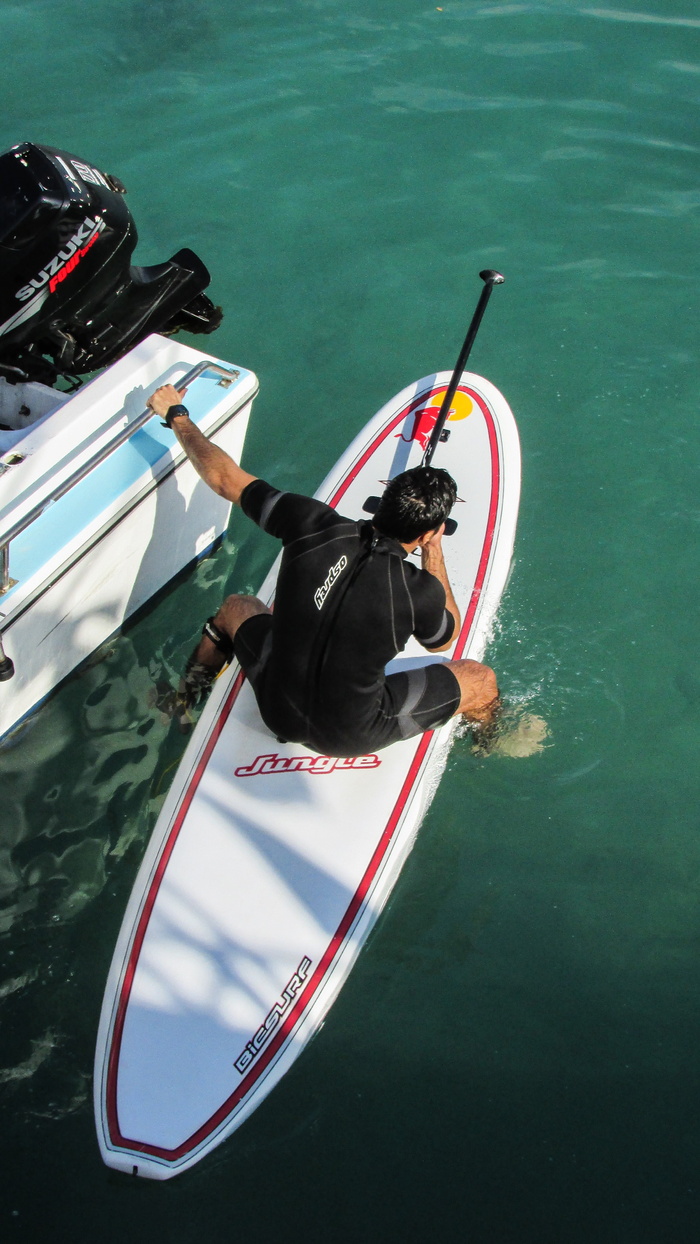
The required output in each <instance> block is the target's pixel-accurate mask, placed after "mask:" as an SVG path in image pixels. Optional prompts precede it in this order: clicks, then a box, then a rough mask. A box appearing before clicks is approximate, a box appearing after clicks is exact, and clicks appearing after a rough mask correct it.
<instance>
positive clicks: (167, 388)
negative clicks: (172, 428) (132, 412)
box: [146, 384, 187, 419]
mask: <svg viewBox="0 0 700 1244" xmlns="http://www.w3.org/2000/svg"><path fill="white" fill-rule="evenodd" d="M186 393H187V389H176V388H175V385H174V384H162V385H161V386H160V388H159V389H156V391H155V393H152V394H151V396H150V397H149V399H148V401H147V402H146V405H147V406H149V407H150V408H151V410H152V411H153V414H154V415H160V417H161V419H165V416H166V415H167V413H168V411H169V410H170V407H171V406H179V405H180V404H181V402H182V401H183V400H184V397H185V394H186Z"/></svg>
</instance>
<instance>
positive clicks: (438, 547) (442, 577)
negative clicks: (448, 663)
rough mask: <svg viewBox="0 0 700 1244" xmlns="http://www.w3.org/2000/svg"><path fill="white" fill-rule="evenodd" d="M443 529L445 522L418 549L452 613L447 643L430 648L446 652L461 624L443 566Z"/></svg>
mask: <svg viewBox="0 0 700 1244" xmlns="http://www.w3.org/2000/svg"><path fill="white" fill-rule="evenodd" d="M444 530H445V524H444V523H443V525H442V527H438V529H437V531H436V532H435V534H434V535H432V536H431V537H430V539H429V540H426V541H425V544H422V545H421V550H420V551H421V560H422V563H423V569H424V570H427V571H428V573H429V574H432V575H434V576H435V578H436V579H437V580H438V581H439V582H440V583H441V584H442V586H443V587H444V589H445V608H446V609H447V611H448V613H451V614H452V617H453V618H454V621H455V626H454V631H453V632H452V635H451V636H450V638H449V639H448V641H447V643H446V644H441V646H440V647H439V648H431V650H430V651H431V652H446V651H447V649H448V648H451V647H452V644H453V643H454V640H455V636H456V635H457V634H458V633H459V628H460V626H461V624H462V619H461V616H460V612H459V609H458V608H457V603H456V601H455V598H454V596H453V595H452V588H451V587H450V581H449V579H448V577H447V567H446V566H445V558H444V556H443V552H442V537H443V533H444Z"/></svg>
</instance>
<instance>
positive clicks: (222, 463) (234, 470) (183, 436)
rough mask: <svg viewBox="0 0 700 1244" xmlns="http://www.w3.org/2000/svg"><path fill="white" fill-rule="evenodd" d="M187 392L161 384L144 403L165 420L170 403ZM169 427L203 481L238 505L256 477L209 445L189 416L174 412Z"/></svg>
mask: <svg viewBox="0 0 700 1244" xmlns="http://www.w3.org/2000/svg"><path fill="white" fill-rule="evenodd" d="M186 392H187V390H186V389H176V388H175V386H174V385H172V384H163V385H161V386H160V388H159V389H156V391H155V393H153V394H152V396H151V397H149V399H148V401H147V402H146V405H147V406H150V408H151V410H152V411H153V413H154V415H160V417H161V419H164V418H165V416H166V415H167V413H168V411H169V410H170V407H171V406H179V405H181V404H182V401H183V399H184V396H185V394H186ZM170 426H171V427H172V429H173V432H174V433H175V435H176V437H177V439H178V440H179V442H180V444H181V445H182V448H183V449H184V451H185V453H186V454H187V457H188V458H189V460H190V462H191V463H192V466H193V467H194V469H195V471H196V472H197V474H198V475H200V476H201V477H202V479H203V480H204V482H205V484H208V485H209V487H210V488H211V489H213V491H214V492H216V493H218V494H219V496H220V497H225V498H226V500H227V501H232V502H233V504H234V505H240V501H241V493H242V492H243V489H244V488H247V486H248V484H252V482H253V480H254V479H257V476H256V475H249V474H248V472H247V471H244V470H243V469H242V467H239V465H238V463H237V462H234V460H233V458H231V457H230V455H229V454H227V453H226V452H225V450H223V449H219V447H218V445H212V443H211V441H208V440H207V438H206V436H204V435H203V434H202V433H201V432H200V430H199V428H198V427H197V425H196V424H195V423H193V422H192V420H191V419H190V417H189V415H185V414H181V415H174V416H173V419H172V422H171V425H170Z"/></svg>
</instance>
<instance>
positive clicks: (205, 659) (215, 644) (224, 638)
mask: <svg viewBox="0 0 700 1244" xmlns="http://www.w3.org/2000/svg"><path fill="white" fill-rule="evenodd" d="M270 612H271V610H270V609H268V607H267V605H263V603H262V601H261V600H258V598H257V596H227V597H226V600H225V601H224V603H223V605H221V607H220V608H219V610H218V611H217V613H215V614H214V615H213V617H211V618H209V619H207V621H206V622H205V623H204V629H203V631H202V638H201V639H200V641H199V643H198V645H197V647H196V648H195V650H194V652H193V653H192V656H191V657H190V662H189V663H188V664H190V663H191V664H192V665H195V664H197V665H201V666H203V667H204V668H205V669H207V670H209V671H210V672H211V673H212V674H218V672H219V670H220V669H223V667H224V665H226V664H228V662H229V661H230V660H231V657H232V655H233V637H234V635H235V634H236V631H237V630H238V628H239V626H240V625H241V624H242V623H243V622H245V621H246V620H247V619H248V618H252V617H254V616H255V614H256V613H270Z"/></svg>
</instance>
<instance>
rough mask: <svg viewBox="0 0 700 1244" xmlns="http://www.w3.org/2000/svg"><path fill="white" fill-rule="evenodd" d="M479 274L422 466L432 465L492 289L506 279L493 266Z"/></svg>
mask: <svg viewBox="0 0 700 1244" xmlns="http://www.w3.org/2000/svg"><path fill="white" fill-rule="evenodd" d="M479 276H480V277H481V279H482V281H483V282H484V288H483V289H482V291H481V295H480V297H479V301H478V303H477V304H476V311H475V312H474V315H473V316H472V322H471V324H470V325H469V330H468V332H467V335H466V337H465V338H464V345H463V346H462V349H461V351H460V355H459V358H458V359H457V365H456V367H455V369H454V371H453V373H452V379H451V380H450V383H449V385H448V387H447V392H446V394H445V396H444V398H443V401H442V406H441V407H440V414H439V415H438V417H437V421H436V423H435V427H434V428H433V430H432V432H431V434H430V440H429V441H428V447H427V449H426V451H425V453H424V454H423V461H422V463H421V466H430V463H431V461H432V457H433V454H434V453H435V449H436V446H437V444H438V442H439V440H440V436H441V434H442V429H443V428H444V426H445V420H446V419H447V416H448V415H449V413H450V406H451V405H452V399H453V397H454V395H455V393H456V392H457V385H458V384H459V382H460V380H461V378H462V372H463V371H464V368H465V365H466V362H467V359H468V358H469V355H470V354H471V348H472V346H473V345H474V338H475V337H476V334H477V333H478V331H479V325H480V324H481V321H482V319H483V315H484V311H485V310H486V303H487V302H488V300H489V298H490V297H491V290H492V289H493V287H494V285H502V284H503V282H504V281H505V279H506V278H505V277H504V276H501V274H500V272H495V271H494V269H493V268H484V271H483V272H480V273H479Z"/></svg>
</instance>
